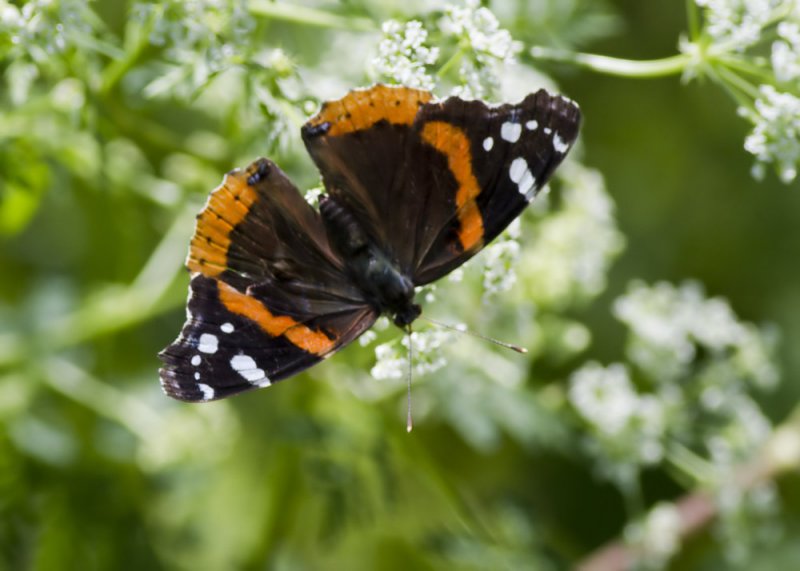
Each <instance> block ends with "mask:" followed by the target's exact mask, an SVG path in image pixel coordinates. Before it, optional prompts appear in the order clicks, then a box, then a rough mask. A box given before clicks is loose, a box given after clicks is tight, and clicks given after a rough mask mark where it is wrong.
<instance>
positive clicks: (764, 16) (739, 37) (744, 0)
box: [695, 0, 785, 50]
mask: <svg viewBox="0 0 800 571" xmlns="http://www.w3.org/2000/svg"><path fill="white" fill-rule="evenodd" d="M783 2H785V0H695V3H696V4H697V5H698V6H700V7H701V8H704V14H705V29H706V31H707V32H708V33H709V35H710V36H711V37H712V38H713V39H714V40H715V41H716V42H718V43H721V44H725V45H726V47H731V48H734V49H739V50H741V49H744V48H747V47H749V46H751V45H753V44H755V43H756V42H758V40H759V39H760V38H761V35H762V31H763V29H764V28H765V27H766V26H768V25H769V24H770V23H771V22H772V21H773V18H774V16H775V11H776V9H777V8H779V7H781V4H782V3H783Z"/></svg>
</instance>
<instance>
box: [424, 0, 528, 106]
mask: <svg viewBox="0 0 800 571" xmlns="http://www.w3.org/2000/svg"><path fill="white" fill-rule="evenodd" d="M439 28H440V29H441V30H442V33H444V34H445V35H448V36H451V37H454V38H455V39H456V40H457V41H458V45H459V52H458V53H457V54H456V56H454V57H460V56H466V57H463V58H462V60H461V63H460V67H459V80H460V81H459V85H458V86H457V87H456V89H455V90H454V94H455V95H461V96H463V97H485V96H486V95H488V94H490V93H492V92H493V91H494V90H495V89H496V88H497V86H498V75H497V66H499V65H503V64H507V63H511V62H513V61H514V59H515V58H516V54H517V53H518V52H519V51H520V50H521V45H520V44H519V42H515V41H514V40H513V39H512V37H511V34H510V33H509V32H508V30H504V29H502V28H501V27H500V24H499V22H498V21H497V18H496V17H495V15H494V14H493V13H492V12H491V10H489V9H488V8H486V7H482V6H480V2H479V0H466V1H465V3H464V6H463V7H462V6H455V5H449V6H447V7H446V8H445V14H444V16H443V17H442V19H441V20H440V21H439Z"/></svg>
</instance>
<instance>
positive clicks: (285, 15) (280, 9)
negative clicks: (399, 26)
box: [248, 0, 377, 32]
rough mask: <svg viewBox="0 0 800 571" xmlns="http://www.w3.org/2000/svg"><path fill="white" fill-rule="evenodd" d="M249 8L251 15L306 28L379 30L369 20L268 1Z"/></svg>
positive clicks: (254, 0)
mask: <svg viewBox="0 0 800 571" xmlns="http://www.w3.org/2000/svg"><path fill="white" fill-rule="evenodd" d="M248 7H249V9H250V13H251V14H253V15H255V16H262V17H265V18H270V19H272V20H282V21H284V22H293V23H295V24H303V25H306V26H315V27H319V28H334V29H340V30H354V31H357V32H372V31H375V30H376V29H377V26H376V25H375V22H373V21H372V20H370V19H368V18H360V17H354V16H347V17H345V16H339V15H336V14H331V13H330V12H325V11H323V10H317V9H315V8H309V7H308V6H300V5H297V4H289V3H286V4H284V3H280V2H270V1H268V0H250V2H249V4H248Z"/></svg>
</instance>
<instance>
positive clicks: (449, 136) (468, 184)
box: [422, 121, 483, 251]
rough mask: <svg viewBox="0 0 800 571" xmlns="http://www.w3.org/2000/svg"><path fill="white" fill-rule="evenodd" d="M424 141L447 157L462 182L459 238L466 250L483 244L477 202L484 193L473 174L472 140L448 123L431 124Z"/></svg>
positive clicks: (424, 132) (458, 197)
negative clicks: (481, 193)
mask: <svg viewBox="0 0 800 571" xmlns="http://www.w3.org/2000/svg"><path fill="white" fill-rule="evenodd" d="M422 139H423V140H424V141H425V142H426V143H428V144H429V145H431V146H432V147H434V148H435V149H436V150H438V151H440V152H441V153H443V154H444V155H445V156H446V157H447V165H448V167H449V168H450V172H452V173H453V176H454V177H455V179H456V182H457V183H458V191H457V192H456V208H457V213H458V222H459V225H460V226H461V227H460V228H459V230H458V239H459V240H460V241H461V246H462V247H463V248H464V251H467V250H472V249H473V248H476V247H477V248H480V247H481V246H482V245H483V217H482V216H481V212H480V209H479V208H478V203H477V202H475V200H476V199H477V198H478V195H479V194H480V192H481V188H480V186H478V180H477V179H476V178H475V174H474V173H473V172H472V152H471V151H470V141H469V138H468V137H467V134H466V133H465V132H464V130H463V129H461V128H459V127H456V126H454V125H451V124H450V123H446V122H444V121H431V122H430V123H426V124H425V126H424V127H423V128H422Z"/></svg>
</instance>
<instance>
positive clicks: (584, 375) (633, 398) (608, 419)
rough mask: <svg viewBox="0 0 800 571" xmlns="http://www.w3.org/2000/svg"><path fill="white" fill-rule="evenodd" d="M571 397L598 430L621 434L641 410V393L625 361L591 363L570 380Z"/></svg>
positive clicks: (578, 409)
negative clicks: (633, 382)
mask: <svg viewBox="0 0 800 571" xmlns="http://www.w3.org/2000/svg"><path fill="white" fill-rule="evenodd" d="M569 399H570V402H572V405H573V406H574V407H575V409H576V410H577V411H578V413H579V414H580V415H581V416H582V417H583V418H584V419H585V420H586V421H587V422H589V423H590V424H592V425H593V426H594V427H595V428H596V429H597V430H598V431H600V432H601V433H604V434H606V435H611V436H614V435H618V434H619V433H621V432H622V431H623V430H624V429H625V428H627V426H628V424H629V422H630V421H631V419H632V418H633V417H634V415H635V414H636V412H637V408H638V405H639V397H638V395H637V394H636V391H635V390H634V388H633V384H632V383H631V380H630V378H629V377H628V371H627V369H626V368H625V366H624V365H621V364H618V363H616V364H612V365H609V366H608V367H607V368H604V367H603V366H601V365H600V364H598V363H588V364H587V365H585V366H584V367H582V368H581V369H578V370H577V371H575V373H573V374H572V376H571V377H570V380H569Z"/></svg>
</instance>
